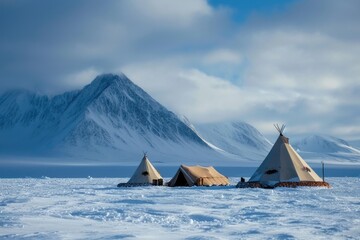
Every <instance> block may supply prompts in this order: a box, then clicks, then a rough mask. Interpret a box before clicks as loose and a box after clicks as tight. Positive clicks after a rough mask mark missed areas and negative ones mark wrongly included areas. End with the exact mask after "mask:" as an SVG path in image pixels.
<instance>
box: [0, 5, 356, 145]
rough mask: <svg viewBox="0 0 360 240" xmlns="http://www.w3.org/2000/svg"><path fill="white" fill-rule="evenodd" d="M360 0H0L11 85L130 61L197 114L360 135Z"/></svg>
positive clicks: (197, 117)
mask: <svg viewBox="0 0 360 240" xmlns="http://www.w3.org/2000/svg"><path fill="white" fill-rule="evenodd" d="M359 12H360V1H358V0H343V1H338V0H317V1H312V0H288V1H285V0H274V1H260V0H251V1H250V0H243V1H230V0H228V1H219V0H210V1H205V0H181V1H180V0H179V1H175V0H174V1H171V0H146V1H140V0H129V1H127V0H119V1H112V0H108V1H95V0H78V1H64V0H62V1H57V0H56V1H48V0H37V1H25V0H0V92H4V91H6V90H8V89H13V88H25V89H29V90H32V91H36V92H38V93H40V94H48V95H54V94H59V93H62V92H64V91H67V90H72V89H80V88H82V87H83V86H85V85H86V84H88V83H90V82H91V81H92V80H93V79H94V78H95V77H96V76H97V75H99V74H102V73H110V72H111V73H120V72H123V73H124V74H125V75H127V76H128V77H129V78H130V79H131V80H132V81H133V82H134V83H136V84H137V85H139V86H140V87H141V88H143V89H144V90H145V91H147V92H148V93H149V94H150V95H151V96H153V97H154V98H155V99H156V100H158V101H159V102H160V103H162V104H163V105H164V106H165V107H167V108H168V109H169V110H171V111H173V112H175V113H177V114H181V115H185V116H186V117H187V118H189V120H190V121H192V122H193V123H207V122H222V121H245V122H248V123H250V124H251V125H253V126H255V127H256V128H257V129H259V130H260V132H262V133H263V134H264V135H265V136H267V137H268V138H269V139H270V140H274V139H273V138H274V136H276V135H277V132H276V131H275V129H274V127H273V123H280V124H281V123H285V124H286V125H287V128H286V130H285V133H289V134H288V135H290V136H306V135H310V134H328V135H332V136H336V137H339V138H344V139H346V140H353V139H360V96H359V94H360V27H359V26H360V14H359Z"/></svg>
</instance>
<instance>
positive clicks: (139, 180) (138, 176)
mask: <svg viewBox="0 0 360 240" xmlns="http://www.w3.org/2000/svg"><path fill="white" fill-rule="evenodd" d="M127 183H128V184H153V185H163V178H162V177H161V175H160V173H159V172H158V171H157V170H156V169H155V168H154V166H153V165H152V164H151V162H150V161H149V159H148V158H147V156H146V154H144V157H143V159H142V160H141V163H140V165H139V166H138V168H137V169H136V171H135V172H134V174H133V175H132V177H131V178H130V180H129V181H128V182H127Z"/></svg>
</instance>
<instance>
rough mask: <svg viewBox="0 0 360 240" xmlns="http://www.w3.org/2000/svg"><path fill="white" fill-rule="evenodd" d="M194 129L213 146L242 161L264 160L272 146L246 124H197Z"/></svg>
mask: <svg viewBox="0 0 360 240" xmlns="http://www.w3.org/2000/svg"><path fill="white" fill-rule="evenodd" d="M194 129H195V130H196V131H197V133H198V134H199V135H200V136H201V137H202V138H203V139H205V140H206V142H208V143H209V144H211V145H212V146H216V147H217V148H219V150H220V151H223V152H227V153H230V154H234V155H238V156H240V157H241V158H242V159H250V160H251V159H260V160H263V159H264V158H265V156H266V155H267V154H268V152H269V150H270V149H271V146H272V144H271V143H270V142H269V141H268V140H267V139H266V138H265V137H264V136H263V135H262V134H261V133H260V132H259V131H258V130H257V129H256V128H254V127H253V126H251V125H250V124H247V123H245V122H223V123H207V124H197V125H195V126H194Z"/></svg>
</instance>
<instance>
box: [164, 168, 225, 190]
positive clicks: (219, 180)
mask: <svg viewBox="0 0 360 240" xmlns="http://www.w3.org/2000/svg"><path fill="white" fill-rule="evenodd" d="M229 184H230V183H229V180H228V179H227V178H226V177H225V176H223V175H222V174H220V173H219V172H218V171H216V170H215V168H213V167H201V166H185V165H181V166H180V168H179V170H178V171H177V172H176V174H175V176H174V177H173V178H172V179H171V180H170V182H169V183H168V186H169V187H176V186H189V187H191V186H194V185H196V186H225V185H229Z"/></svg>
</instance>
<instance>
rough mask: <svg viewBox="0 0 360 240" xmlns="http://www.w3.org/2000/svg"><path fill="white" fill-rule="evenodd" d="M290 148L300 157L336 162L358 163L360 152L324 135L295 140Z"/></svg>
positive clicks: (340, 140) (347, 144)
mask: <svg viewBox="0 0 360 240" xmlns="http://www.w3.org/2000/svg"><path fill="white" fill-rule="evenodd" d="M292 146H293V147H294V149H295V150H297V151H298V152H299V153H300V154H301V155H302V156H305V157H308V158H312V159H315V158H317V159H326V160H329V161H333V160H334V161H336V162H339V161H340V162H344V161H347V162H359V160H360V150H359V149H357V148H355V147H352V146H351V145H350V144H349V143H348V142H346V141H345V140H343V139H340V138H335V137H332V136H326V135H311V136H308V137H304V138H302V139H298V140H295V141H294V142H293V143H292Z"/></svg>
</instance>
